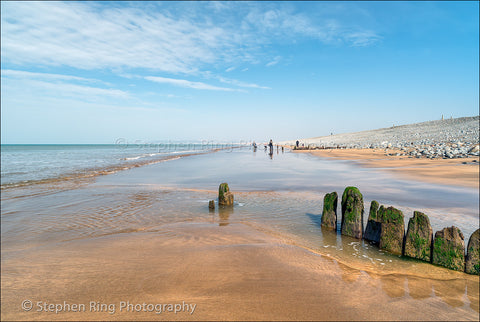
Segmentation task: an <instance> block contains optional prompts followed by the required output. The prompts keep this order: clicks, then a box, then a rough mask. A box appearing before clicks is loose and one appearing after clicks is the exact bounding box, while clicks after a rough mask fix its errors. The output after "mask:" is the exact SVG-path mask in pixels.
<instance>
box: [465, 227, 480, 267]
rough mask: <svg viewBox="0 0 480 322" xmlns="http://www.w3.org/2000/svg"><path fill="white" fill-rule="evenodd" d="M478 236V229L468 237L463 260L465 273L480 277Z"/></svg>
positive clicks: (479, 238)
mask: <svg viewBox="0 0 480 322" xmlns="http://www.w3.org/2000/svg"><path fill="white" fill-rule="evenodd" d="M479 248H480V235H479V229H477V230H475V232H474V233H473V234H472V236H470V240H469V241H468V246H467V257H466V258H465V273H468V274H476V275H480V256H479V254H480V249H479Z"/></svg>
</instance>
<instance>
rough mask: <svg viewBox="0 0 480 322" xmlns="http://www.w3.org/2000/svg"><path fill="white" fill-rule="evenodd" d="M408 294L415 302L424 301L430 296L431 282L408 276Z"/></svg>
mask: <svg viewBox="0 0 480 322" xmlns="http://www.w3.org/2000/svg"><path fill="white" fill-rule="evenodd" d="M407 281H408V292H409V295H410V296H411V297H413V298H414V299H416V300H421V299H426V298H429V297H430V296H432V287H433V284H432V280H430V279H426V278H419V277H414V276H408V277H407Z"/></svg>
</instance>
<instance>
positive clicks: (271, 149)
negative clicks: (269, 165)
mask: <svg viewBox="0 0 480 322" xmlns="http://www.w3.org/2000/svg"><path fill="white" fill-rule="evenodd" d="M268 146H269V147H270V154H273V141H272V139H270V142H269V143H268Z"/></svg>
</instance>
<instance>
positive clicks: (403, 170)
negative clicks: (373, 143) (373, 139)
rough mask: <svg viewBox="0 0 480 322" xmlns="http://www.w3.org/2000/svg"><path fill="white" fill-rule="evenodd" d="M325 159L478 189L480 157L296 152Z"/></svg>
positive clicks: (356, 151) (359, 151) (353, 151)
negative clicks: (433, 157) (444, 157)
mask: <svg viewBox="0 0 480 322" xmlns="http://www.w3.org/2000/svg"><path fill="white" fill-rule="evenodd" d="M295 152H297V153H310V154H312V155H315V156H318V157H323V158H334V159H339V160H351V161H355V162H356V163H358V164H360V165H361V166H363V167H368V168H374V169H379V170H382V171H388V172H390V173H393V174H395V175H396V176H398V177H401V178H406V179H411V180H418V181H424V182H430V183H435V184H446V185H454V186H463V187H471V188H478V186H479V162H478V161H479V158H478V157H471V158H464V159H427V158H408V157H407V156H396V154H397V153H400V152H401V151H399V150H395V149H388V150H383V149H325V150H311V151H310V150H297V151H295Z"/></svg>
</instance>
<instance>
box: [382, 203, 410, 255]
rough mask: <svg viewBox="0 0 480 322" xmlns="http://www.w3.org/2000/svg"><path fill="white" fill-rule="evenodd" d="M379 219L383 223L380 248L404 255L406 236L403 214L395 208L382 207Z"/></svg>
mask: <svg viewBox="0 0 480 322" xmlns="http://www.w3.org/2000/svg"><path fill="white" fill-rule="evenodd" d="M378 217H379V219H380V222H381V229H380V242H379V247H380V248H381V249H384V250H386V251H389V252H390V253H392V254H398V255H402V248H403V237H404V235H405V223H404V221H403V213H402V212H401V211H400V210H398V209H396V208H393V207H388V208H385V207H384V206H380V209H378Z"/></svg>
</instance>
